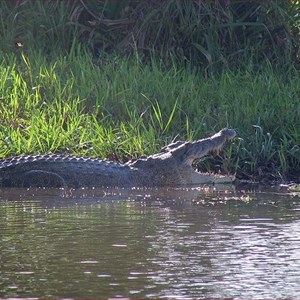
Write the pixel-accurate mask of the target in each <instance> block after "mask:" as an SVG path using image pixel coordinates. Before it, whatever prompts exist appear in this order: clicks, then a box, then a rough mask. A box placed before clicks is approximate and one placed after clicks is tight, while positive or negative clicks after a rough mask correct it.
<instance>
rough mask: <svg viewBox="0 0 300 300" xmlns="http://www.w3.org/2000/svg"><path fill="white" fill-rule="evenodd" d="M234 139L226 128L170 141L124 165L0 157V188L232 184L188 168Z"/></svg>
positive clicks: (48, 157)
mask: <svg viewBox="0 0 300 300" xmlns="http://www.w3.org/2000/svg"><path fill="white" fill-rule="evenodd" d="M235 136H236V132H235V130H233V129H228V128H225V129H222V130H221V131H219V132H218V133H216V134H214V135H213V136H211V137H208V138H204V139H200V140H196V141H191V142H184V141H177V142H173V143H171V144H169V145H167V146H165V147H163V148H162V149H161V150H160V152H158V153H156V154H153V155H150V156H142V157H140V158H138V159H132V160H130V161H128V162H127V163H124V164H120V163H117V162H112V161H106V160H102V159H98V158H89V157H79V156H71V155H62V154H53V153H49V154H37V155H23V156H15V157H12V158H8V159H0V186H1V187H62V188H69V187H70V188H81V187H156V186H157V187H159V186H186V185H198V184H205V183H231V182H233V181H234V180H235V176H234V175H220V174H210V173H201V172H198V171H197V170H195V169H194V168H193V166H192V165H193V162H194V161H195V160H197V159H199V158H201V157H203V156H205V155H207V154H208V153H209V152H210V151H216V152H219V151H220V150H221V149H222V147H223V146H224V144H225V143H226V141H228V140H231V139H233V138H234V137H235Z"/></svg>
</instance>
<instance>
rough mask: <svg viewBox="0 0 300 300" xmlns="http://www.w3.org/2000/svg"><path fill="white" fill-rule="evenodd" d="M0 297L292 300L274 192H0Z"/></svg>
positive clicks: (287, 213) (299, 254) (295, 208)
mask: <svg viewBox="0 0 300 300" xmlns="http://www.w3.org/2000/svg"><path fill="white" fill-rule="evenodd" d="M0 241H1V243H0V259H1V264H0V297H44V298H45V297H81V298H83V297H85V298H86V297H89V298H101V297H130V298H136V297H153V298H154V297H160V298H163V297H172V298H195V297H248V298H249V297H256V298H258V297H260V298H262V297H268V298H273V297H276V298H279V297H294V298H295V297H297V298H298V297H300V197H299V195H297V194H291V193H285V192H282V190H281V189H280V188H274V189H270V190H269V191H266V190H263V191H262V190H261V189H251V190H249V189H239V190H235V189H234V188H233V187H230V189H229V190H228V187H220V190H216V189H215V188H213V187H207V188H203V189H190V190H184V189H180V190H105V191H102V190H78V191H67V192H66V191H62V190H55V189H54V190H9V189H8V190H5V189H2V190H0Z"/></svg>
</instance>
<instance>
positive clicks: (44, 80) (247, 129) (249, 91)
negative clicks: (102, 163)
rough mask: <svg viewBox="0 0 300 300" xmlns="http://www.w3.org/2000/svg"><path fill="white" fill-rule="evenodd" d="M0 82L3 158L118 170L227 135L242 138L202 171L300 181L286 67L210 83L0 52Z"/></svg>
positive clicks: (299, 138) (109, 60)
mask: <svg viewBox="0 0 300 300" xmlns="http://www.w3.org/2000/svg"><path fill="white" fill-rule="evenodd" d="M0 82H1V102H0V110H1V116H0V156H1V157H8V156H12V155H17V154H25V153H47V152H50V151H51V152H63V153H72V154H76V155H88V156H99V157H103V158H107V159H113V160H117V161H121V162H123V161H126V160H127V159H129V158H131V157H138V156H140V155H147V154H151V153H154V152H156V151H158V150H159V149H160V147H161V146H164V145H165V144H166V143H169V142H171V141H172V140H173V139H184V140H192V139H199V138H202V137H206V136H208V135H210V134H213V133H214V132H216V131H218V130H219V129H221V128H223V127H230V128H235V129H236V130H237V132H238V138H237V139H236V140H235V141H234V142H233V143H231V144H229V145H228V146H227V147H226V150H225V151H224V153H222V156H221V157H217V158H214V159H212V158H208V159H207V160H206V161H205V162H204V163H202V165H201V168H204V169H208V170H210V169H211V170H212V169H214V168H215V166H216V165H220V166H221V167H220V169H222V168H223V167H224V165H226V170H227V171H229V172H236V173H237V177H238V178H243V179H255V180H264V179H267V180H295V181H299V175H298V170H299V168H300V148H299V145H300V123H299V120H300V108H299V107H300V106H299V95H300V86H299V74H298V73H297V71H295V70H294V69H292V68H291V69H290V71H287V72H286V73H284V74H280V73H279V72H276V71H274V70H273V69H272V68H271V67H269V66H267V65H266V66H265V67H264V68H262V70H261V71H260V72H256V73H254V72H253V73H249V72H242V71H239V72H232V71H223V72H222V73H220V75H218V76H215V77H214V78H213V77H211V78H206V77H205V76H203V75H200V74H199V73H197V72H196V71H195V70H191V69H188V68H179V67H177V66H176V65H175V64H174V65H173V66H172V67H170V68H165V67H164V66H163V65H161V64H160V63H159V62H157V61H156V60H152V61H151V62H150V63H148V64H144V63H141V61H140V60H139V58H138V56H136V57H135V58H124V57H123V58H120V57H118V56H115V55H114V56H113V55H112V56H107V57H106V59H105V60H104V59H103V57H102V58H95V57H92V55H91V54H90V53H89V52H88V51H86V50H84V49H83V48H81V47H80V46H74V47H73V49H72V50H71V51H70V53H69V54H68V55H64V54H62V53H57V55H51V56H45V55H43V53H41V52H40V51H38V50H35V49H32V50H31V51H26V52H25V51H22V49H20V51H17V52H15V53H4V54H3V60H2V62H1V65H0ZM222 166H223V167H222Z"/></svg>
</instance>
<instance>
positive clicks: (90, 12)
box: [0, 0, 300, 75]
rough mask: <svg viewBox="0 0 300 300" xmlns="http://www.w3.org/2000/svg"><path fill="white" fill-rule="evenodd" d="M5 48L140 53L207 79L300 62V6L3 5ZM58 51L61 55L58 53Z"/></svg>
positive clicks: (48, 1)
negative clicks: (226, 71) (77, 47)
mask: <svg viewBox="0 0 300 300" xmlns="http://www.w3.org/2000/svg"><path fill="white" fill-rule="evenodd" d="M0 17H1V18H0V20H1V22H0V35H1V40H2V43H1V48H2V49H4V50H5V51H7V50H10V51H12V50H16V48H17V49H18V48H22V50H23V51H26V50H27V51H30V48H31V47H33V46H34V47H36V48H39V49H40V50H42V51H43V52H44V53H46V54H48V55H52V54H53V51H54V50H55V49H57V50H63V51H66V52H68V51H69V50H70V49H71V48H72V44H73V41H74V40H76V41H77V42H82V43H83V44H84V45H87V46H88V47H89V48H90V49H92V50H93V52H94V54H95V55H103V53H106V54H107V53H112V52H118V53H119V54H120V53H122V54H126V55H134V54H135V53H136V52H138V53H139V55H140V57H141V59H143V61H147V60H149V59H151V57H153V56H154V57H156V58H159V59H162V60H163V62H164V64H165V65H168V66H170V65H172V64H173V61H174V60H175V61H176V62H177V63H179V64H185V65H191V66H193V67H197V68H199V69H202V70H203V72H205V73H206V74H207V75H211V74H215V73H216V72H219V71H220V70H222V69H224V68H229V69H231V70H233V69H239V68H242V67H243V68H245V69H248V70H253V69H254V70H257V69H260V66H261V62H263V61H265V60H268V61H270V62H271V63H272V65H273V66H277V67H278V66H280V67H287V66H289V64H290V63H291V62H299V36H300V4H299V1H296V0H289V1H276V0H273V1H260V2H257V1H231V0H229V1H223V0H216V1H201V0H195V1H190V0H170V1H138V0H128V1H114V0H92V1H91V0H89V1H87V0H78V1H71V0H69V1H60V0H45V1H41V0H40V1H31V0H21V1H9V0H5V1H2V2H1V4H0ZM54 53H55V51H54Z"/></svg>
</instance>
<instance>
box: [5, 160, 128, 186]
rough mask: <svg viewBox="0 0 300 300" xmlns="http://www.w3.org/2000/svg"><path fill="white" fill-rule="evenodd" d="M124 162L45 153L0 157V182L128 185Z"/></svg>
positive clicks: (29, 184)
mask: <svg viewBox="0 0 300 300" xmlns="http://www.w3.org/2000/svg"><path fill="white" fill-rule="evenodd" d="M129 169H130V168H129V167H128V166H123V165H120V164H117V163H114V162H111V161H105V160H101V159H97V158H89V157H77V156H70V155H59V154H46V155H26V156H17V157H13V158H11V159H6V160H2V161H0V185H1V186H20V187H27V186H48V187H49V186H51V187H85V186H103V187H106V186H131V185H132V184H133V180H132V178H131V176H130V172H129Z"/></svg>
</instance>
